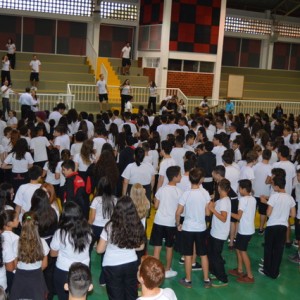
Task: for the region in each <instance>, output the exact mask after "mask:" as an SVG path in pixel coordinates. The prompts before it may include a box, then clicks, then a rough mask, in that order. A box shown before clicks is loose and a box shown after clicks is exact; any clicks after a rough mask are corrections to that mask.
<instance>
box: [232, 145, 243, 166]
mask: <svg viewBox="0 0 300 300" xmlns="http://www.w3.org/2000/svg"><path fill="white" fill-rule="evenodd" d="M241 159H242V154H241V151H240V149H239V148H236V149H235V150H234V161H235V162H236V163H238V162H239V161H240V160H241Z"/></svg>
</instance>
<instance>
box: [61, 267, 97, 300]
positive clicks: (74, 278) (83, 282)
mask: <svg viewBox="0 0 300 300" xmlns="http://www.w3.org/2000/svg"><path fill="white" fill-rule="evenodd" d="M64 288H65V290H66V291H69V300H85V299H86V298H87V293H88V292H90V291H91V290H92V289H93V283H92V275H91V271H90V269H89V267H88V266H86V265H84V264H82V263H79V262H78V263H73V264H72V265H71V267H70V269H69V273H68V282H67V283H65V285H64Z"/></svg>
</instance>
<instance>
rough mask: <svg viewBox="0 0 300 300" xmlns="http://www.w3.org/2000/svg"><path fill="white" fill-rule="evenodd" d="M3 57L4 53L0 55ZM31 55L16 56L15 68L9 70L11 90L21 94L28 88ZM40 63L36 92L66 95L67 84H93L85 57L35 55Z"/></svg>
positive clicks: (18, 54)
mask: <svg viewBox="0 0 300 300" xmlns="http://www.w3.org/2000/svg"><path fill="white" fill-rule="evenodd" d="M0 55H1V56H3V55H5V53H3V52H2V53H1V52H0ZM32 55H33V54H32V53H21V52H18V53H17V54H16V68H15V70H11V79H12V83H13V86H12V88H13V90H15V91H17V92H23V91H24V89H25V87H27V86H30V81H29V76H30V68H29V63H30V61H31V59H32ZM36 55H37V58H38V59H39V60H40V61H41V73H40V82H39V85H38V92H39V93H44V94H56V93H66V91H67V84H68V83H75V84H76V83H77V84H78V83H81V84H95V80H94V76H93V74H91V73H90V67H89V66H88V65H87V63H86V57H83V56H70V55H54V54H38V53H37V54H36Z"/></svg>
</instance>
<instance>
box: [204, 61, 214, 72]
mask: <svg viewBox="0 0 300 300" xmlns="http://www.w3.org/2000/svg"><path fill="white" fill-rule="evenodd" d="M214 66H215V63H213V62H210V61H201V63H200V72H203V73H213V72H214Z"/></svg>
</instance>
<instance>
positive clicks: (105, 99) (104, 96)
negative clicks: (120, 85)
mask: <svg viewBox="0 0 300 300" xmlns="http://www.w3.org/2000/svg"><path fill="white" fill-rule="evenodd" d="M103 101H108V95H107V94H99V102H103Z"/></svg>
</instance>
